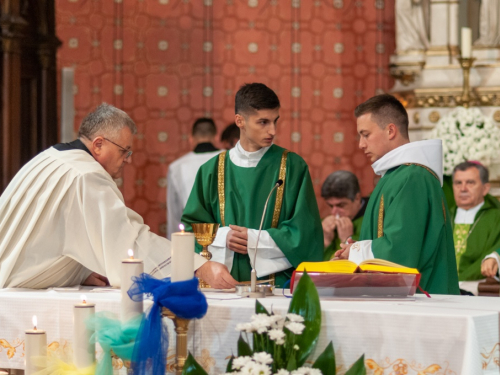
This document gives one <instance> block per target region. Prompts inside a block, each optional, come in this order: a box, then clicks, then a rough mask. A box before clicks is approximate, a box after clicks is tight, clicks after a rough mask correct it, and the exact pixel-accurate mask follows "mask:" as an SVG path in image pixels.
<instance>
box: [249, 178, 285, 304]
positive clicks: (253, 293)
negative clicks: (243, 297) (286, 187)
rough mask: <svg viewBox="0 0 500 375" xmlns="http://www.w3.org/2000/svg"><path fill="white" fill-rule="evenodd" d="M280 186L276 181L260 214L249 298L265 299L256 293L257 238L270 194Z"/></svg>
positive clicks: (281, 181) (280, 182)
mask: <svg viewBox="0 0 500 375" xmlns="http://www.w3.org/2000/svg"><path fill="white" fill-rule="evenodd" d="M281 185H283V180H281V179H280V180H278V181H276V183H275V184H274V187H273V188H272V189H271V192H270V193H269V195H268V196H267V199H266V204H265V205H264V212H263V213H262V218H261V220H260V226H259V233H258V234H257V241H256V243H255V254H254V256H253V267H252V272H251V273H250V290H251V292H250V295H249V297H250V298H257V297H259V298H262V297H265V295H266V294H265V293H258V292H257V291H256V289H257V273H256V272H255V268H256V267H255V263H256V262H257V248H258V246H259V238H260V233H261V232H262V224H263V223H264V217H265V216H266V210H267V204H268V203H269V198H271V194H272V193H273V191H274V190H275V189H276V188H278V187H280V186H281Z"/></svg>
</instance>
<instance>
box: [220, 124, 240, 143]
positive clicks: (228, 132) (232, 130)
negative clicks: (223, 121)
mask: <svg viewBox="0 0 500 375" xmlns="http://www.w3.org/2000/svg"><path fill="white" fill-rule="evenodd" d="M239 139H240V128H238V125H236V124H235V123H234V122H233V123H232V124H229V125H228V126H227V127H226V128H225V129H224V131H223V132H222V134H221V135H220V141H221V142H224V141H226V142H228V143H229V144H230V145H231V146H232V147H234V146H235V145H236V143H237V142H238V140H239Z"/></svg>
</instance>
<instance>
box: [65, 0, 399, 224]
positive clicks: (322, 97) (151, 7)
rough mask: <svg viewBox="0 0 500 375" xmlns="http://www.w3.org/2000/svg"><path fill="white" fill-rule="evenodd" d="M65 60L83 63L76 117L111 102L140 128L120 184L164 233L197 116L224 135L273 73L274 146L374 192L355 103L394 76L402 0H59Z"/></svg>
mask: <svg viewBox="0 0 500 375" xmlns="http://www.w3.org/2000/svg"><path fill="white" fill-rule="evenodd" d="M56 6H57V10H56V11H57V35H58V37H59V38H60V39H61V40H62V42H63V45H62V47H61V48H60V50H59V53H58V68H59V69H61V68H62V67H70V66H73V67H75V86H74V95H75V97H74V99H75V107H76V108H75V109H76V119H75V126H76V127H78V125H79V123H80V122H81V120H82V118H83V117H84V116H85V114H86V113H87V112H88V111H90V110H91V109H92V108H94V107H95V106H97V105H98V104H100V103H101V102H103V101H105V102H108V103H111V104H114V105H116V106H118V107H120V108H122V109H124V110H125V111H126V112H128V113H129V114H130V115H131V116H132V118H133V119H134V120H135V121H136V123H137V125H138V129H139V134H138V136H137V138H136V140H135V143H134V155H133V157H132V158H133V163H132V164H131V165H129V166H127V167H126V169H125V173H124V177H123V181H122V185H121V188H122V191H123V193H124V196H125V199H126V202H127V204H128V205H129V206H130V207H131V208H132V209H134V210H136V211H137V212H138V213H139V214H141V215H142V216H143V217H144V219H145V222H146V223H147V224H148V225H150V226H151V229H152V230H153V231H154V232H156V233H165V221H166V212H165V210H166V204H165V201H166V186H165V185H166V173H167V168H168V165H169V163H170V162H172V161H173V160H175V159H176V158H178V157H179V156H181V155H183V154H184V153H186V152H188V151H189V144H188V141H187V135H188V133H189V131H190V129H191V125H192V123H193V122H194V120H195V119H196V118H197V117H200V116H212V117H213V118H214V119H215V121H216V123H217V126H218V130H219V133H220V132H222V130H223V129H224V127H225V126H226V125H227V124H229V123H230V122H232V121H233V119H234V94H235V92H236V91H237V89H238V87H239V86H240V85H241V84H243V83H245V82H263V83H265V84H267V85H268V86H270V87H271V88H273V89H274V90H275V91H276V92H277V94H278V96H279V97H280V100H281V103H282V111H281V119H280V125H279V129H278V135H277V137H276V143H277V144H279V145H281V146H283V147H286V148H288V149H290V150H292V151H294V152H297V153H298V154H300V155H301V156H302V157H304V159H305V160H306V162H307V163H308V164H309V167H310V171H311V176H312V178H313V183H314V186H315V189H316V192H317V196H318V203H319V206H320V210H321V213H322V215H326V214H327V212H328V210H327V206H326V205H325V204H324V202H323V201H322V199H321V198H320V195H319V192H320V188H321V183H322V182H323V180H324V179H325V177H326V176H327V175H328V174H329V173H331V172H333V171H335V170H338V169H347V170H351V171H353V172H354V173H356V175H357V176H358V178H359V179H360V183H361V188H362V193H363V194H369V193H370V192H371V191H372V189H373V177H374V176H373V172H372V170H371V167H370V163H369V161H368V160H367V159H366V158H365V156H364V155H363V154H362V153H361V152H360V151H359V149H358V147H357V136H356V126H355V119H354V116H353V110H354V108H355V106H356V105H357V104H358V103H360V102H362V101H364V100H366V99H368V98H369V97H371V96H373V95H374V94H376V93H381V92H383V91H384V90H388V89H390V88H391V86H392V84H393V82H392V80H391V78H390V75H389V72H388V63H389V56H390V54H391V53H392V52H393V51H394V47H395V44H394V43H395V41H394V39H395V38H394V0H57V1H56Z"/></svg>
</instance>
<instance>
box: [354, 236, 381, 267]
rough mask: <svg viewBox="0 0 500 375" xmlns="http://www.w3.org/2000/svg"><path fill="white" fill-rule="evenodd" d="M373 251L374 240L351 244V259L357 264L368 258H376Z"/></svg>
mask: <svg viewBox="0 0 500 375" xmlns="http://www.w3.org/2000/svg"><path fill="white" fill-rule="evenodd" d="M374 258H375V257H374V256H373V252H372V240H365V241H358V242H354V243H353V244H352V245H351V250H350V251H349V260H350V261H351V262H354V263H356V264H360V263H361V262H362V261H364V260H367V259H374Z"/></svg>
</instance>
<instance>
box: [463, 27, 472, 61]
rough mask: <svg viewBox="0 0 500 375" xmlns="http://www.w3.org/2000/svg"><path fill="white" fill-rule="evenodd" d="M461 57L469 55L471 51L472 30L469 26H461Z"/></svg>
mask: <svg viewBox="0 0 500 375" xmlns="http://www.w3.org/2000/svg"><path fill="white" fill-rule="evenodd" d="M461 49H462V58H469V57H471V51H472V30H471V29H470V27H462V42H461Z"/></svg>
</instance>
